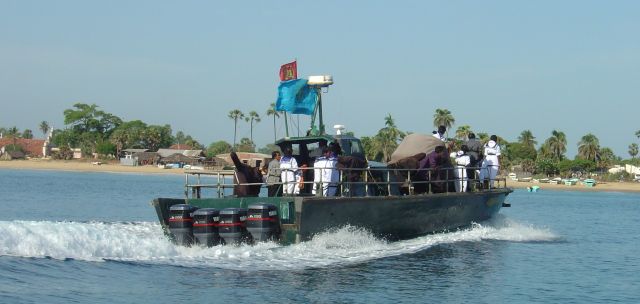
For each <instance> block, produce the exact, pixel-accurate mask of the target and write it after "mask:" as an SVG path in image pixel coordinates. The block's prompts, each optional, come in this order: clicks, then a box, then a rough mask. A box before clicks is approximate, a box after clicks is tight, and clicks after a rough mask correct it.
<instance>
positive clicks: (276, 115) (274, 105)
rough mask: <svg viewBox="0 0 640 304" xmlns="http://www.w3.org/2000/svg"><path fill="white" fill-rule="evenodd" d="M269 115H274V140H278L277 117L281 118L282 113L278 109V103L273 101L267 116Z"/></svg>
mask: <svg viewBox="0 0 640 304" xmlns="http://www.w3.org/2000/svg"><path fill="white" fill-rule="evenodd" d="M269 116H273V142H276V139H277V137H276V118H280V113H278V111H276V104H275V103H273V102H272V103H271V105H269V109H268V110H267V117H269Z"/></svg>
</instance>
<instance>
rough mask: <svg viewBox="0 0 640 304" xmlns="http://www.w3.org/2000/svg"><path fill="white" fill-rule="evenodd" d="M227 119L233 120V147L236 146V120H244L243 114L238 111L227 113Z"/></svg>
mask: <svg viewBox="0 0 640 304" xmlns="http://www.w3.org/2000/svg"><path fill="white" fill-rule="evenodd" d="M228 117H229V118H231V119H233V147H234V148H235V146H236V134H237V133H238V119H243V118H244V113H242V111H240V110H238V109H234V110H231V111H229V115H228Z"/></svg>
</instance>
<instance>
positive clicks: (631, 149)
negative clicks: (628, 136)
mask: <svg viewBox="0 0 640 304" xmlns="http://www.w3.org/2000/svg"><path fill="white" fill-rule="evenodd" d="M629 155H631V158H636V155H638V144H636V143H632V144H631V145H629Z"/></svg>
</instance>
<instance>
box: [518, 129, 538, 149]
mask: <svg viewBox="0 0 640 304" xmlns="http://www.w3.org/2000/svg"><path fill="white" fill-rule="evenodd" d="M535 139H536V138H535V137H534V136H533V133H531V131H530V130H524V131H522V132H521V133H520V136H518V142H519V143H521V144H522V145H523V146H525V147H529V148H534V149H535V146H536V144H537V143H538V142H537V141H536V140H535Z"/></svg>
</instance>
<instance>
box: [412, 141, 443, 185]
mask: <svg viewBox="0 0 640 304" xmlns="http://www.w3.org/2000/svg"><path fill="white" fill-rule="evenodd" d="M445 154H446V149H445V147H444V146H437V147H435V149H434V150H433V151H432V152H431V153H429V154H427V156H425V157H424V158H423V159H421V160H420V162H419V167H418V175H419V178H420V180H425V181H429V185H431V192H432V193H442V192H445V191H446V190H445V187H446V185H445V183H444V182H442V180H443V179H445V178H443V177H444V174H443V170H441V169H442V166H443V165H444V164H445V161H444V159H445V158H446V157H448V155H445ZM418 185H419V184H416V185H415V186H418ZM415 186H414V187H415ZM426 190H427V189H424V191H423V190H422V189H421V190H419V191H420V192H421V193H422V192H426Z"/></svg>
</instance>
